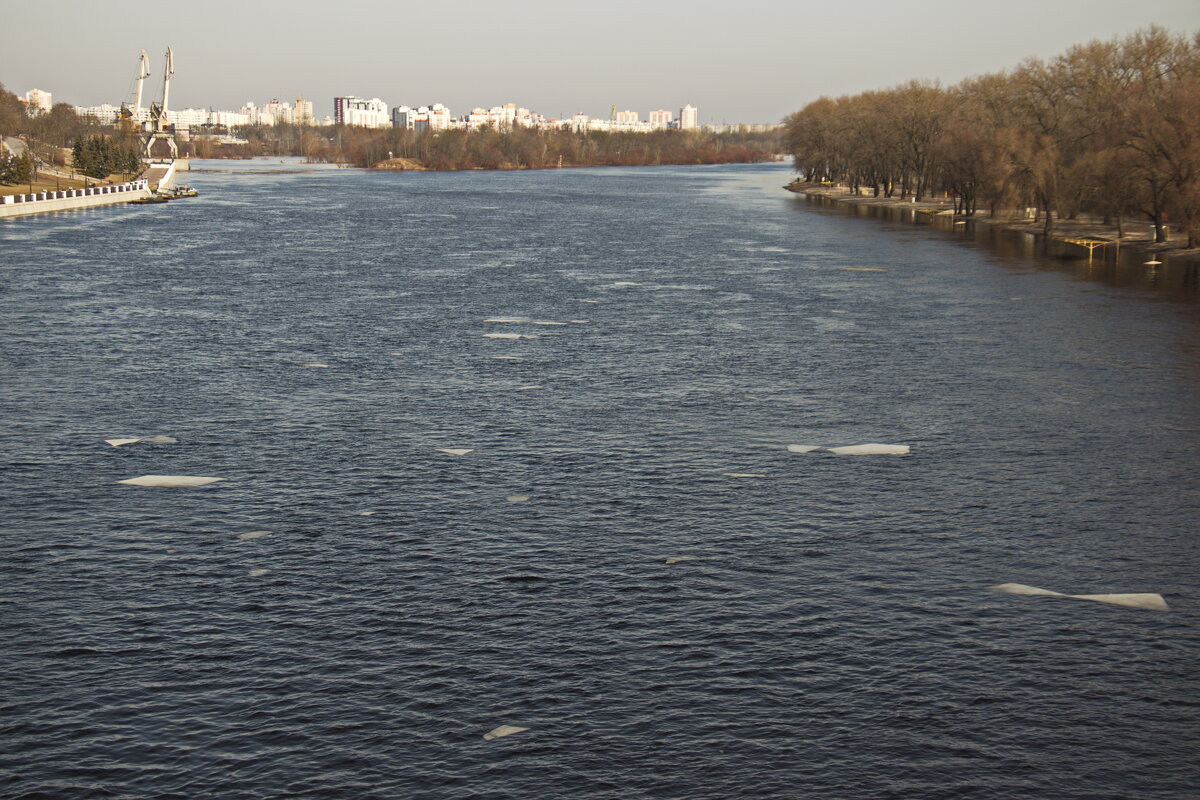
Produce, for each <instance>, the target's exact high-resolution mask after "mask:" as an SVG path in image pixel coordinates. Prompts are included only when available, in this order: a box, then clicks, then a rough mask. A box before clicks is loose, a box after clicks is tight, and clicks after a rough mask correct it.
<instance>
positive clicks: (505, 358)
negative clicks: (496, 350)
mask: <svg viewBox="0 0 1200 800" xmlns="http://www.w3.org/2000/svg"><path fill="white" fill-rule="evenodd" d="M492 358H498V359H500V360H501V361H520V360H521V357H520V356H492Z"/></svg>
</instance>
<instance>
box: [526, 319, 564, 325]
mask: <svg viewBox="0 0 1200 800" xmlns="http://www.w3.org/2000/svg"><path fill="white" fill-rule="evenodd" d="M530 324H531V325H566V324H567V323H566V322H549V321H547V320H542V321H537V320H535V321H534V322H531V323H530Z"/></svg>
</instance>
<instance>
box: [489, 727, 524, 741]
mask: <svg viewBox="0 0 1200 800" xmlns="http://www.w3.org/2000/svg"><path fill="white" fill-rule="evenodd" d="M527 730H529V728H518V727H517V726H516V725H501V726H500V727H499V728H495V729H493V730H490V731H488V732H487V733H485V734H484V735H483V738H484V739H488V740H491V739H500V738H502V737H504V736H512V735H513V734H514V733H520V732H521V731H527Z"/></svg>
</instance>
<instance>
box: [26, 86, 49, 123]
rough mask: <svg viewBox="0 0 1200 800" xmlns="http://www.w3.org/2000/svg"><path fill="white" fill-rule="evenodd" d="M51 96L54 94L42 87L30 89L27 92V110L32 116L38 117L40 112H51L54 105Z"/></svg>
mask: <svg viewBox="0 0 1200 800" xmlns="http://www.w3.org/2000/svg"><path fill="white" fill-rule="evenodd" d="M51 97H52V95H51V94H50V93H49V92H43V91H42V90H41V89H30V90H29V91H28V92H26V93H25V110H26V111H27V112H28V113H29V116H31V117H36V116H37V115H38V114H49V113H50V109H51V107H52V106H53V103H51Z"/></svg>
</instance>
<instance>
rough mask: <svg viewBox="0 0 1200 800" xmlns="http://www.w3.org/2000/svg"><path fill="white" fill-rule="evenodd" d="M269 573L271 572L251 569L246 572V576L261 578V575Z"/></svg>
mask: <svg viewBox="0 0 1200 800" xmlns="http://www.w3.org/2000/svg"><path fill="white" fill-rule="evenodd" d="M270 571H271V570H269V569H252V570H250V571H249V572H247V573H246V574H247V575H248V576H249V577H251V578H261V577H262V576H263V575H266V574H267V573H268V572H270Z"/></svg>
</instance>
